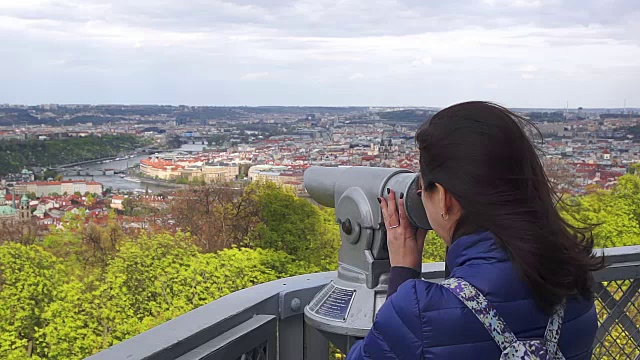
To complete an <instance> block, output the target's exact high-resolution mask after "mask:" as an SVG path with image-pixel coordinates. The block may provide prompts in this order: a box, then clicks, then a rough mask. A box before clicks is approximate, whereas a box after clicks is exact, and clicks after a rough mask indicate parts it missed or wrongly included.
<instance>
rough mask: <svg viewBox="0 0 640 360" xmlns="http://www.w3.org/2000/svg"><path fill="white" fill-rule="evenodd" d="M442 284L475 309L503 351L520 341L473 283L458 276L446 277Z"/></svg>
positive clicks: (471, 308) (474, 311)
mask: <svg viewBox="0 0 640 360" xmlns="http://www.w3.org/2000/svg"><path fill="white" fill-rule="evenodd" d="M441 285H442V286H444V287H446V288H447V289H449V290H450V291H451V292H452V293H453V294H454V295H455V296H457V297H458V299H460V300H461V301H462V302H463V303H464V304H465V305H466V306H467V307H468V308H469V309H470V310H471V311H473V313H474V314H475V315H476V317H477V318H478V319H479V320H480V321H481V322H482V324H483V325H484V327H485V328H487V330H488V331H489V333H490V334H491V337H493V339H494V340H495V342H496V343H498V346H500V349H501V350H502V351H505V350H507V348H509V346H511V344H513V343H515V342H516V341H518V339H517V338H516V336H515V335H514V334H513V332H511V330H509V327H508V326H507V324H506V323H505V322H504V320H502V318H501V317H500V315H498V312H497V311H496V309H495V308H494V307H493V306H491V304H490V303H489V301H487V299H486V298H485V297H484V296H483V295H482V294H481V293H480V291H478V290H477V289H476V288H475V287H473V285H471V284H469V283H468V282H466V281H464V280H462V279H458V278H449V279H446V280H444V281H443V282H442V283H441Z"/></svg>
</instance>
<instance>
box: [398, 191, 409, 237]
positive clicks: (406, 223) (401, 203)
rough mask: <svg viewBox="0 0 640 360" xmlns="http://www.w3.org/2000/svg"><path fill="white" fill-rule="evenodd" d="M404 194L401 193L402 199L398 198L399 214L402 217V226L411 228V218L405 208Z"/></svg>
mask: <svg viewBox="0 0 640 360" xmlns="http://www.w3.org/2000/svg"><path fill="white" fill-rule="evenodd" d="M403 195H404V194H403V193H400V199H399V200H398V215H399V218H400V226H402V227H404V228H405V229H407V230H410V229H411V223H410V222H409V218H408V217H407V212H406V210H405V208H404V196H403Z"/></svg>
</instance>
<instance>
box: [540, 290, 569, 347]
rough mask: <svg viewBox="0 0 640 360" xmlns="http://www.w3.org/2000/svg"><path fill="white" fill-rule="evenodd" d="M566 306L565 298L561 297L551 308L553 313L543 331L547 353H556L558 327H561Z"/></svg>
mask: <svg viewBox="0 0 640 360" xmlns="http://www.w3.org/2000/svg"><path fill="white" fill-rule="evenodd" d="M566 306H567V301H566V299H563V300H562V302H561V303H560V304H558V305H557V306H556V307H555V308H554V309H553V315H551V317H550V318H549V324H548V325H547V330H546V331H545V332H544V341H545V344H546V345H547V349H549V354H556V353H557V352H558V340H559V339H560V329H561V328H562V321H563V320H564V309H565V308H566Z"/></svg>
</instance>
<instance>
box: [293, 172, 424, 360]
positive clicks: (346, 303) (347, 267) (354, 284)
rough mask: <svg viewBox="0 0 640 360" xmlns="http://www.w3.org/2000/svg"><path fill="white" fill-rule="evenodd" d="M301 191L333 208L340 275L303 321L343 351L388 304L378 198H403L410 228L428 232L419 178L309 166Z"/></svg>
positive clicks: (386, 259)
mask: <svg viewBox="0 0 640 360" xmlns="http://www.w3.org/2000/svg"><path fill="white" fill-rule="evenodd" d="M304 186H305V188H306V190H307V192H308V193H309V195H310V196H311V198H313V199H314V200H315V201H317V202H318V203H320V204H321V205H324V206H328V207H334V208H335V209H336V221H337V222H338V224H339V226H340V237H341V245H340V252H339V257H338V263H339V264H338V265H339V266H338V272H337V276H336V278H335V279H333V280H332V281H331V282H330V283H329V284H328V285H327V286H326V287H324V288H323V289H322V290H321V291H320V292H318V294H317V295H316V296H315V297H314V299H313V300H312V301H311V302H310V303H309V305H308V306H307V307H306V308H305V310H304V313H305V320H306V321H307V323H308V324H310V325H311V326H313V327H315V328H316V329H318V330H320V331H321V332H322V333H323V334H324V335H325V336H326V337H327V338H328V339H329V340H330V341H331V342H333V343H334V344H335V345H336V346H337V347H339V348H340V349H341V350H342V351H345V352H346V350H347V348H348V347H350V345H351V343H352V341H353V338H357V337H364V336H365V335H366V334H367V332H368V331H369V329H370V328H371V325H372V324H373V319H374V317H375V314H376V313H377V311H378V309H380V307H381V306H382V304H383V303H384V301H385V300H386V295H387V283H388V274H389V269H390V264H389V253H388V250H387V237H386V229H385V226H384V221H383V218H382V211H381V209H380V205H379V203H378V201H377V198H378V197H380V196H385V195H386V189H387V188H391V189H392V190H394V191H395V193H396V194H397V196H399V194H400V193H404V194H405V210H406V213H407V216H408V218H409V221H410V222H411V225H413V226H414V227H420V228H423V229H431V226H430V225H429V222H428V220H427V217H426V214H425V211H424V208H423V206H422V201H421V199H420V197H419V196H418V194H417V190H418V175H417V174H415V173H413V172H411V171H408V170H402V169H389V168H374V167H337V168H336V167H333V168H330V167H317V166H313V167H310V168H309V169H307V170H306V171H305V174H304Z"/></svg>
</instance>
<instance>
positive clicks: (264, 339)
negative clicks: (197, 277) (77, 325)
mask: <svg viewBox="0 0 640 360" xmlns="http://www.w3.org/2000/svg"><path fill="white" fill-rule="evenodd" d="M599 253H601V252H599ZM604 254H605V259H606V264H607V267H606V268H604V269H602V270H600V271H598V272H596V273H594V278H595V280H596V286H595V289H594V290H595V293H596V309H597V311H598V324H599V327H598V332H597V335H596V340H595V343H594V344H593V346H594V357H593V358H594V359H631V360H640V246H626V247H617V248H609V249H605V250H604ZM334 276H335V273H334V272H325V273H316V274H307V275H301V276H296V277H291V278H286V279H281V280H276V281H272V282H268V283H264V284H260V285H256V286H253V287H250V288H247V289H244V290H240V291H237V292H235V293H232V294H229V295H227V296H224V297H222V298H220V299H218V300H215V301H213V302H211V303H209V304H207V305H204V306H202V307H200V308H197V309H195V310H193V311H190V312H188V313H186V314H184V315H182V316H179V317H177V318H175V319H173V320H170V321H167V322H166V323H163V324H161V325H159V326H157V327H155V328H152V329H150V330H148V331H146V332H144V333H142V334H139V335H137V336H135V337H133V338H131V339H128V340H126V341H123V342H121V343H119V344H117V345H114V346H112V347H110V348H108V349H106V350H103V351H101V352H99V353H97V354H95V355H93V356H90V357H89V358H87V359H90V360H107V359H109V360H111V359H126V360H138V359H140V360H141V359H148V360H169V359H171V360H173V359H179V360H200V359H203V360H204V359H207V360H209V359H220V360H276V359H277V360H302V359H305V360H327V359H329V342H328V340H327V339H326V338H325V337H324V336H323V335H322V334H320V332H318V331H317V330H315V329H314V328H312V327H310V326H309V325H307V324H306V323H305V321H304V307H305V306H306V305H307V304H308V303H309V302H310V301H311V300H312V298H313V297H314V295H315V294H316V293H317V292H318V291H319V290H320V289H321V288H322V287H323V286H324V285H326V284H327V283H328V282H329V281H330V280H331V279H333V278H334ZM443 277H444V263H441V262H440V263H428V264H423V265H422V278H423V279H425V280H428V281H436V282H437V281H441V280H442V279H443ZM332 341H334V342H338V341H341V342H343V343H342V345H343V346H344V345H346V346H344V347H343V346H340V347H343V348H346V347H349V345H350V344H349V343H350V342H352V341H354V339H352V338H346V337H336V338H335V339H332Z"/></svg>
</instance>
